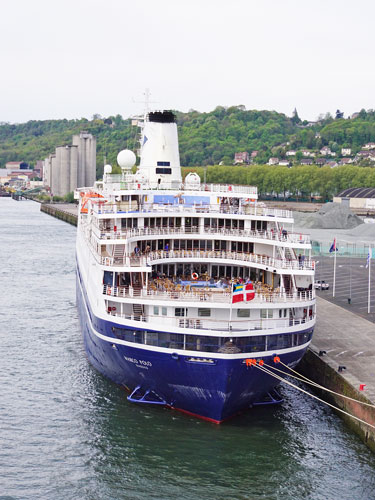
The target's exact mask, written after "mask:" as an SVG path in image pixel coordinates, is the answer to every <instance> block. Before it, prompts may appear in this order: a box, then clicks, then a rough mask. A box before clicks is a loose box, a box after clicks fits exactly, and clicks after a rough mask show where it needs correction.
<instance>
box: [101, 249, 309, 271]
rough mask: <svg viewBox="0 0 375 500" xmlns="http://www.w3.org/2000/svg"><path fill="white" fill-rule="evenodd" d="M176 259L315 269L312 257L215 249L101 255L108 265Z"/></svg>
mask: <svg viewBox="0 0 375 500" xmlns="http://www.w3.org/2000/svg"><path fill="white" fill-rule="evenodd" d="M176 259H190V260H191V259H194V260H196V259H211V260H212V259H222V260H235V261H237V262H246V263H247V262H249V263H253V264H260V265H263V266H267V267H272V268H274V269H290V270H301V271H312V270H314V265H315V264H314V261H312V260H310V259H304V260H302V259H301V260H297V259H293V260H287V259H275V258H273V257H268V256H266V255H258V254H254V253H242V252H227V251H224V250H223V251H215V250H209V251H204V250H170V251H166V250H157V251H152V252H149V253H147V254H145V255H140V256H137V255H134V254H130V255H124V256H121V257H120V256H119V257H117V256H115V257H113V256H109V257H108V256H101V261H100V263H101V264H102V265H106V266H126V267H133V266H134V267H139V266H150V265H151V264H152V263H153V262H155V261H159V260H161V261H164V260H165V261H168V260H176Z"/></svg>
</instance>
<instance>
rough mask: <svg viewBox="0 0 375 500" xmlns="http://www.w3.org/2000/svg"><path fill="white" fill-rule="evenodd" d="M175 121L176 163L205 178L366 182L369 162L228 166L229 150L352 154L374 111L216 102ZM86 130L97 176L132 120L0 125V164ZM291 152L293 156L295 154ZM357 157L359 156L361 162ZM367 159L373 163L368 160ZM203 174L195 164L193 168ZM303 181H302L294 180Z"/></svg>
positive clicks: (294, 188)
mask: <svg viewBox="0 0 375 500" xmlns="http://www.w3.org/2000/svg"><path fill="white" fill-rule="evenodd" d="M176 115H177V123H178V128H179V141H180V156H181V164H182V165H183V166H185V167H203V166H206V165H217V164H219V163H222V164H224V165H228V166H226V167H225V166H221V167H209V168H208V169H207V172H206V174H207V181H208V182H210V181H215V182H217V181H219V182H220V181H221V182H224V181H225V182H233V183H249V184H255V185H257V186H258V188H259V191H260V192H261V193H266V192H268V193H269V192H277V193H281V194H283V193H284V192H287V191H289V192H291V193H293V192H294V193H298V192H299V193H310V194H311V193H320V194H321V195H322V196H323V197H324V198H325V197H329V195H330V193H336V192H337V191H339V190H340V189H344V188H346V187H350V186H351V185H355V186H362V185H366V186H374V178H373V175H374V174H373V172H375V169H373V168H366V163H364V167H363V168H361V167H357V166H343V167H339V168H337V169H330V168H329V167H325V166H324V167H318V166H316V165H308V166H300V167H292V168H290V169H288V168H286V167H280V166H276V167H274V166H273V167H267V166H257V165H250V166H244V167H242V166H233V158H234V153H235V152H239V151H248V152H252V151H257V152H258V153H257V156H256V158H254V159H253V163H255V164H258V165H262V164H264V163H266V162H267V161H268V159H269V158H270V156H277V157H278V158H285V155H286V152H287V151H288V150H296V151H298V150H301V149H302V148H305V149H309V150H310V151H316V152H317V154H318V155H319V150H320V148H322V147H323V146H329V148H330V149H331V151H332V152H336V153H337V155H338V156H339V155H340V151H341V148H342V147H346V148H348V147H349V148H351V149H352V154H353V155H355V154H356V153H357V152H358V151H359V150H360V149H361V147H362V146H363V145H364V144H365V143H368V142H375V112H374V111H372V110H369V111H365V110H362V111H361V112H360V113H357V116H356V117H355V118H352V119H344V118H338V119H333V118H332V117H331V116H330V115H326V116H325V117H324V118H323V117H322V118H321V119H320V120H319V121H317V122H315V123H308V122H301V120H300V119H299V117H298V115H297V113H294V114H293V117H292V118H289V117H287V116H286V115H284V114H282V113H277V112H276V111H247V110H246V109H245V108H244V107H243V106H232V107H229V108H224V107H221V106H219V107H217V108H216V109H215V110H213V111H211V112H210V113H199V112H198V111H190V112H188V113H181V112H178V111H177V112H176ZM81 130H87V131H88V132H90V133H92V134H93V135H95V136H96V138H97V176H98V177H101V175H102V171H103V164H104V159H105V158H106V162H107V163H111V164H112V165H116V156H117V153H118V152H119V151H120V150H121V149H124V148H130V149H133V150H135V149H137V148H138V142H137V141H138V133H139V130H138V128H137V127H132V126H131V120H130V119H123V118H122V117H121V116H120V115H117V116H110V117H108V118H101V117H99V116H96V117H95V119H93V120H87V119H84V118H82V119H79V120H66V119H64V120H46V121H30V122H27V123H23V124H6V123H4V124H2V125H0V167H4V166H5V163H6V162H7V161H21V160H23V161H26V162H28V163H30V164H31V165H33V164H35V162H36V161H37V160H42V159H44V158H45V157H46V156H48V155H49V154H50V153H53V152H54V150H55V147H56V146H58V145H63V144H69V143H71V138H72V135H73V134H78V133H79V132H80V131H81ZM300 158H301V156H299V157H298V156H297V158H296V159H295V160H294V163H296V162H298V160H300ZM362 163H363V162H362ZM368 164H369V165H373V164H374V163H371V162H370V160H368ZM199 170H200V173H201V174H202V178H203V169H199V168H198V171H199ZM302 184H303V186H302Z"/></svg>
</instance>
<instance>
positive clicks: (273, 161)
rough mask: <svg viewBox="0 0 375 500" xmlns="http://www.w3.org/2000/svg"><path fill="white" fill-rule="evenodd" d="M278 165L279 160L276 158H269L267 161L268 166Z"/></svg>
mask: <svg viewBox="0 0 375 500" xmlns="http://www.w3.org/2000/svg"><path fill="white" fill-rule="evenodd" d="M278 163H279V159H278V158H270V159H269V160H268V165H277V164H278Z"/></svg>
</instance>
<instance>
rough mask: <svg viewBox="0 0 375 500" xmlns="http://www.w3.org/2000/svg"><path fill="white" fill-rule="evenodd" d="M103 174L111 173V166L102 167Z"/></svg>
mask: <svg viewBox="0 0 375 500" xmlns="http://www.w3.org/2000/svg"><path fill="white" fill-rule="evenodd" d="M104 173H105V174H110V173H112V166H111V165H104Z"/></svg>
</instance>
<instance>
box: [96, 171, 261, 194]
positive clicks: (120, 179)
mask: <svg viewBox="0 0 375 500" xmlns="http://www.w3.org/2000/svg"><path fill="white" fill-rule="evenodd" d="M105 183H106V184H119V183H120V185H121V189H125V190H130V191H133V190H136V191H139V190H141V189H145V190H149V189H152V190H158V191H170V190H173V191H176V190H177V191H181V192H182V193H183V192H186V193H191V192H193V191H198V192H201V191H205V192H212V193H226V194H228V193H239V194H246V195H248V196H253V197H257V195H258V189H257V187H256V186H246V185H236V184H213V183H205V184H203V183H202V184H197V185H189V184H184V183H177V184H176V182H175V181H173V182H170V183H168V182H167V181H164V182H163V184H162V185H161V186H158V185H154V184H151V183H150V182H148V181H144V180H143V181H137V180H136V179H134V178H131V176H129V177H128V178H127V177H125V176H123V175H121V174H106V177H105Z"/></svg>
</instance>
